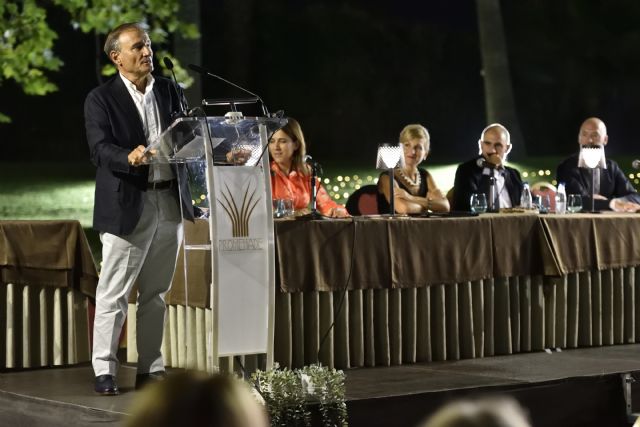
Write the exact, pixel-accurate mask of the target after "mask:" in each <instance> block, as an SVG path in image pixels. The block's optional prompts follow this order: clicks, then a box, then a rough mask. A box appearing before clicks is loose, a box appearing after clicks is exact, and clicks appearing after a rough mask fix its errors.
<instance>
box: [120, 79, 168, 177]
mask: <svg viewBox="0 0 640 427" xmlns="http://www.w3.org/2000/svg"><path fill="white" fill-rule="evenodd" d="M120 78H122V81H123V82H124V85H125V87H126V88H127V90H128V91H129V95H131V99H133V103H134V104H135V106H136V109H137V110H138V114H139V115H140V120H141V121H142V129H143V130H144V137H145V139H146V140H147V145H149V144H151V143H152V142H155V140H156V139H157V138H158V137H159V136H160V133H161V130H162V129H161V127H162V126H161V124H160V110H159V109H158V102H157V101H156V97H155V95H154V93H153V84H154V82H155V79H154V78H153V76H152V75H151V74H149V76H148V77H147V85H146V87H145V89H144V93H142V92H140V91H139V90H138V88H137V87H136V85H135V84H133V83H132V82H131V81H129V80H128V79H127V78H126V77H125V76H123V75H122V74H120ZM174 178H175V175H174V174H173V170H171V167H170V166H169V165H168V164H166V163H165V164H159V163H152V164H150V165H149V182H159V181H169V180H172V179H174Z"/></svg>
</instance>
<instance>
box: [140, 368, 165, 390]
mask: <svg viewBox="0 0 640 427" xmlns="http://www.w3.org/2000/svg"><path fill="white" fill-rule="evenodd" d="M166 377H167V373H166V372H165V371H156V372H149V373H148V374H138V375H136V390H140V389H141V388H142V387H144V386H145V385H146V384H148V383H155V382H158V381H164V379H165V378H166Z"/></svg>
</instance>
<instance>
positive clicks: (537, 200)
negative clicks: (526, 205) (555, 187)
mask: <svg viewBox="0 0 640 427" xmlns="http://www.w3.org/2000/svg"><path fill="white" fill-rule="evenodd" d="M533 204H534V205H535V206H536V207H537V208H538V212H540V213H549V211H550V210H551V200H550V199H549V195H548V194H536V195H535V196H533Z"/></svg>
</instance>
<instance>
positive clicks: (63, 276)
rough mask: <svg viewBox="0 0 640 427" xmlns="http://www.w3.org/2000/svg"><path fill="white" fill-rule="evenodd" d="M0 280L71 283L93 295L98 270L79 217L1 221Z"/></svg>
mask: <svg viewBox="0 0 640 427" xmlns="http://www.w3.org/2000/svg"><path fill="white" fill-rule="evenodd" d="M0 282H2V283H4V284H8V283H14V284H21V285H39V286H55V287H72V288H74V289H77V290H79V291H81V292H82V293H84V294H85V295H88V296H91V297H95V292H96V286H97V284H98V273H97V271H96V266H95V263H94V260H93V256H92V255H91V250H90V248H89V244H88V242H87V238H86V236H85V234H84V231H83V230H82V226H81V225H80V223H79V222H78V221H0Z"/></svg>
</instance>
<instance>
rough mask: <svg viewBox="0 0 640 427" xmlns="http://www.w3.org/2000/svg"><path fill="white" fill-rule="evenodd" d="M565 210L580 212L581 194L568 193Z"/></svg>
mask: <svg viewBox="0 0 640 427" xmlns="http://www.w3.org/2000/svg"><path fill="white" fill-rule="evenodd" d="M567 210H568V211H569V212H571V213H576V212H580V211H581V210H582V196H581V195H580V194H569V199H568V200H567Z"/></svg>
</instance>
